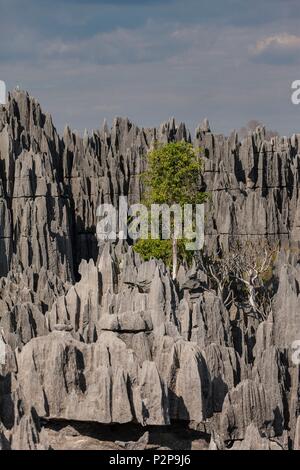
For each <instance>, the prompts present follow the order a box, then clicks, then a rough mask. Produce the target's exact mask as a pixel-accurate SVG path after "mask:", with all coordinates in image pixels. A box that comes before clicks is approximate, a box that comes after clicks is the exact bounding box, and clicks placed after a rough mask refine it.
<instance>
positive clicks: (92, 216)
mask: <svg viewBox="0 0 300 470" xmlns="http://www.w3.org/2000/svg"><path fill="white" fill-rule="evenodd" d="M182 139H184V140H187V141H191V142H193V143H194V144H195V145H196V146H198V147H199V146H200V147H202V148H203V152H204V157H203V161H204V171H203V175H202V186H203V189H204V190H207V191H208V192H210V194H211V198H210V199H209V201H208V202H207V203H206V214H207V217H206V227H205V231H206V248H205V249H206V251H207V253H208V254H211V253H214V252H215V251H216V250H217V249H219V247H222V249H223V252H225V253H226V252H228V251H229V252H230V250H231V247H232V245H233V243H234V242H236V240H239V241H240V242H243V241H244V240H253V241H254V242H255V243H257V244H259V243H261V242H262V241H265V240H267V241H268V242H270V243H273V242H277V241H278V242H279V248H280V252H279V254H278V256H277V258H276V261H275V263H274V268H273V277H272V280H273V281H272V284H271V286H270V289H271V290H272V308H271V311H270V314H269V315H268V316H267V318H259V317H258V316H257V315H255V312H254V311H253V309H252V310H251V306H250V307H249V305H247V304H246V301H245V299H244V298H243V297H242V295H243V293H239V296H238V297H237V300H236V301H235V303H234V305H231V307H230V308H229V307H228V306H227V305H226V303H224V302H223V300H222V298H220V296H219V295H218V292H217V291H216V290H215V289H213V288H212V287H211V286H210V285H209V283H208V282H207V279H206V275H205V273H204V272H203V271H201V269H200V268H199V267H198V265H197V263H196V262H194V263H193V266H192V267H191V268H190V269H188V268H187V266H181V267H180V269H179V273H178V278H177V281H173V280H172V276H171V275H170V271H169V269H168V268H167V267H166V266H165V265H164V264H163V262H162V261H159V260H154V259H153V260H150V261H148V262H144V261H143V260H142V259H141V258H140V257H139V256H138V255H137V254H136V253H135V252H134V250H133V249H132V247H131V246H129V245H128V244H127V243H126V242H121V241H119V242H116V243H112V242H105V243H102V244H100V245H99V246H98V242H97V238H96V224H97V220H96V209H97V206H98V205H99V204H100V203H113V204H114V205H115V206H116V207H117V205H118V198H119V196H120V195H126V196H128V198H129V204H131V203H135V202H139V201H140V200H141V197H142V193H143V187H142V182H141V178H140V174H141V173H142V172H143V171H144V170H145V168H146V154H147V151H148V150H149V149H150V148H151V147H152V146H153V143H154V140H158V141H160V142H169V141H173V140H175V141H177V140H182ZM299 145H300V134H297V135H293V136H292V137H291V138H286V137H283V138H280V137H274V138H272V139H271V140H266V133H265V130H264V129H263V128H257V130H256V131H255V132H254V133H252V134H249V135H248V137H246V138H245V139H244V140H243V141H242V142H240V141H239V138H238V135H237V134H236V133H233V134H232V135H231V136H230V137H228V138H227V137H224V136H220V135H214V134H213V133H212V132H211V128H210V125H209V123H208V121H207V120H205V121H204V122H203V124H202V125H200V127H199V128H198V129H197V130H196V134H195V138H192V137H191V135H190V133H189V131H188V130H187V129H186V127H185V125H184V124H182V123H181V124H179V125H177V124H176V123H175V121H174V120H170V121H169V122H167V123H165V124H163V125H161V126H160V127H159V128H156V129H140V128H138V127H136V126H135V125H134V124H132V123H131V122H130V121H128V119H122V118H117V119H115V121H114V122H113V125H112V127H111V128H109V127H108V126H107V124H105V125H104V126H103V128H101V129H100V130H97V131H94V132H93V133H92V134H91V135H88V134H87V133H85V135H84V136H83V137H80V136H79V135H78V134H76V133H74V132H72V131H71V129H69V128H66V129H65V131H64V133H63V136H59V134H58V132H57V131H56V129H55V127H54V125H53V123H52V119H51V116H49V115H48V114H44V113H43V111H42V110H41V107H40V105H39V104H38V103H37V102H36V101H35V100H34V99H33V98H31V97H30V96H29V95H28V94H26V93H24V92H21V91H14V92H13V93H12V94H11V95H10V96H9V101H8V105H7V106H6V107H5V108H4V107H1V108H0V220H1V224H0V252H1V257H0V276H1V278H0V340H1V344H2V347H4V350H5V360H4V361H3V364H0V448H2V449H7V448H11V449H49V448H84V449H88V448H93V449H94V448H95V449H102V448H103V449H104V448H108V449H116V450H118V449H121V448H127V449H141V450H143V449H146V448H164V449H167V448H170V449H190V448H195V449H208V448H210V449H212V450H213V449H227V448H228V449H229V448H230V449H278V450H284V449H291V448H295V449H299V447H300V444H299V435H300V431H299V429H300V425H299V414H300V385H299V378H300V373H299V365H296V363H295V361H293V356H292V354H293V350H292V343H293V342H294V341H297V340H300V289H299V285H300V284H299V283H300V260H299V239H300V197H299V176H300V164H299V163H300V151H299ZM275 280H276V281H275ZM115 441H116V442H115ZM209 442H210V443H209Z"/></svg>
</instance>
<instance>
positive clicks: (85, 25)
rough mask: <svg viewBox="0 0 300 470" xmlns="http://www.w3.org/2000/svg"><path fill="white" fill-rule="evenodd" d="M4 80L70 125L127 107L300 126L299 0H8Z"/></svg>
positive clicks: (147, 121)
mask: <svg viewBox="0 0 300 470" xmlns="http://www.w3.org/2000/svg"><path fill="white" fill-rule="evenodd" d="M0 17H1V27H0V79H2V80H5V81H6V83H7V86H8V88H9V89H12V88H13V87H15V86H16V85H19V86H20V87H21V88H22V89H26V90H28V91H29V92H30V94H31V95H33V96H35V97H36V98H37V99H38V100H39V101H40V102H41V105H42V107H43V109H44V110H47V111H49V112H51V114H52V115H53V119H54V122H55V124H56V126H57V127H58V128H59V129H60V130H61V129H62V128H63V127H64V125H65V124H66V123H67V124H69V125H71V127H72V128H76V129H78V130H80V131H82V130H83V129H84V128H85V127H86V128H88V129H93V128H94V129H95V128H97V127H99V126H100V125H101V123H102V121H103V119H104V118H107V119H108V121H109V122H111V121H112V119H113V118H114V117H115V116H128V117H129V118H130V119H131V120H132V121H134V122H135V123H137V124H138V125H140V126H154V125H158V124H159V123H160V122H162V121H165V120H167V119H168V118H169V117H172V116H175V117H176V119H177V120H179V121H185V122H187V124H188V125H189V127H190V128H191V129H192V130H193V129H194V128H195V126H196V125H197V124H198V123H199V122H200V121H202V119H203V118H204V117H208V118H209V120H210V123H211V127H212V129H213V130H214V131H216V132H224V133H226V134H228V133H229V132H230V131H231V130H232V129H234V128H239V127H242V126H243V125H244V124H245V123H246V122H247V121H249V120H251V119H257V120H261V121H263V122H264V123H265V124H266V125H267V126H268V127H269V128H272V129H275V130H278V131H279V132H280V133H281V134H285V135H289V134H292V133H293V132H300V106H295V105H292V103H291V98H290V97H291V83H292V82H293V81H294V80H297V79H300V32H299V31H300V28H299V26H300V9H299V0H263V1H262V0H251V2H249V1H247V0H184V1H183V0H144V1H142V0H110V1H109V0H98V1H96V0H87V1H83V0H64V1H58V0H52V1H47V0H39V1H38V0H0Z"/></svg>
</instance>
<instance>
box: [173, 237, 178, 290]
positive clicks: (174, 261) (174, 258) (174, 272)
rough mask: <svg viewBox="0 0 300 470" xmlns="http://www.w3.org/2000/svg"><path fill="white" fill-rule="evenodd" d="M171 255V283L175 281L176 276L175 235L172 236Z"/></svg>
mask: <svg viewBox="0 0 300 470" xmlns="http://www.w3.org/2000/svg"><path fill="white" fill-rule="evenodd" d="M172 248H173V249H172V253H173V274H172V278H173V281H175V279H176V274H177V240H176V238H175V235H173V243H172Z"/></svg>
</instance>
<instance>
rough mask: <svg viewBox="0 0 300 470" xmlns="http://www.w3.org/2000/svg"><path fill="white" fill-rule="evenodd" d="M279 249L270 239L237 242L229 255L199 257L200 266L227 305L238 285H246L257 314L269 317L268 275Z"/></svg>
mask: <svg viewBox="0 0 300 470" xmlns="http://www.w3.org/2000/svg"><path fill="white" fill-rule="evenodd" d="M277 253H278V246H277V245H276V246H273V247H270V246H269V245H267V244H266V243H263V244H259V245H258V244H255V243H253V242H246V243H243V244H241V243H236V245H235V246H234V247H232V248H231V250H230V252H229V253H228V254H226V255H222V254H221V253H218V254H217V255H216V256H212V257H206V258H205V257H204V256H203V255H202V256H200V258H199V263H198V267H199V269H201V270H202V271H204V272H205V274H206V276H207V278H208V287H209V288H210V289H211V288H213V289H215V290H216V292H217V295H218V297H219V298H220V300H221V301H222V302H223V304H224V305H225V307H227V308H229V307H230V306H231V304H232V303H233V302H234V301H235V299H236V295H235V292H236V291H237V288H238V287H240V288H242V291H243V292H244V295H245V297H246V300H247V302H248V304H249V305H250V306H251V308H252V310H253V312H254V315H255V316H257V317H259V318H260V319H262V320H265V319H266V318H267V316H268V314H269V313H270V311H271V300H272V299H271V295H270V293H269V291H268V289H267V288H266V281H267V279H268V276H271V275H272V266H273V263H274V260H275V257H276V255H277Z"/></svg>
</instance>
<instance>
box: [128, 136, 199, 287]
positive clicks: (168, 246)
mask: <svg viewBox="0 0 300 470" xmlns="http://www.w3.org/2000/svg"><path fill="white" fill-rule="evenodd" d="M201 170H202V160H201V151H200V149H198V150H197V149H195V148H194V147H193V145H191V144H189V143H187V142H183V141H182V142H171V143H168V144H164V145H161V144H156V145H155V147H154V149H153V150H152V151H150V152H149V153H148V170H147V172H146V173H145V174H144V180H145V197H144V200H143V203H144V204H145V205H147V206H148V207H150V206H151V205H152V204H159V205H162V204H167V205H168V206H169V207H171V206H172V205H174V204H178V205H179V206H180V207H181V208H182V207H183V206H184V204H193V205H194V204H202V203H203V202H204V201H205V200H206V198H207V195H206V193H203V192H201V191H200V173H201ZM173 221H174V219H173ZM135 250H136V251H137V252H138V253H140V254H141V255H142V256H143V257H144V258H145V259H150V258H151V257H157V258H161V259H163V261H165V262H166V264H168V265H170V264H172V268H173V279H175V278H176V273H177V264H178V254H179V255H180V258H188V257H189V255H190V252H189V253H188V252H187V251H186V250H185V248H184V242H183V240H178V239H177V238H176V234H175V229H174V223H172V240H171V241H170V240H162V239H160V240H154V239H151V238H150V239H148V240H139V241H138V242H137V243H136V245H135Z"/></svg>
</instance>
